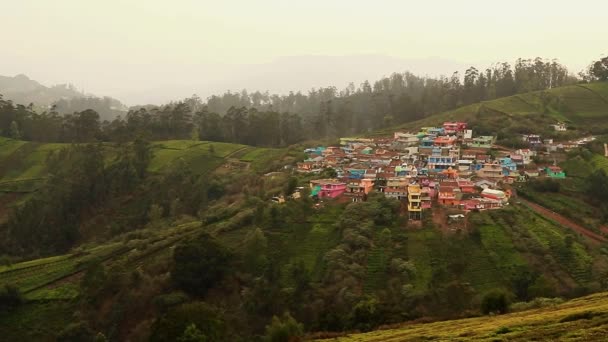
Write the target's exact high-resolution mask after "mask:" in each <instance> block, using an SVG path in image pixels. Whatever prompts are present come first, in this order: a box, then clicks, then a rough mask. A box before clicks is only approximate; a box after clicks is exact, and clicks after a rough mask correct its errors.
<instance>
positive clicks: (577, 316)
mask: <svg viewBox="0 0 608 342" xmlns="http://www.w3.org/2000/svg"><path fill="white" fill-rule="evenodd" d="M598 315H600V313H597V312H593V311H584V312H577V313H573V314H570V315H568V316H565V317H564V318H562V319H560V320H559V322H560V323H565V322H573V321H579V320H581V319H592V318H593V317H595V316H598Z"/></svg>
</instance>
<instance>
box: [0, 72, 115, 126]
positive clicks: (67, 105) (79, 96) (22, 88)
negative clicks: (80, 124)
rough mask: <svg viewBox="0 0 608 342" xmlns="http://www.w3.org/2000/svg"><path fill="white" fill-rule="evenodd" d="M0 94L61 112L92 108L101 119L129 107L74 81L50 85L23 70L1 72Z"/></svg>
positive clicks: (67, 112)
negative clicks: (84, 90) (81, 87)
mask: <svg viewBox="0 0 608 342" xmlns="http://www.w3.org/2000/svg"><path fill="white" fill-rule="evenodd" d="M0 94H2V96H3V97H4V99H7V100H11V101H13V102H14V103H16V104H21V105H24V106H27V105H29V104H33V106H34V108H35V109H37V110H40V111H44V110H48V109H50V108H51V107H52V106H56V108H55V109H56V110H57V111H58V112H59V113H62V114H71V113H73V112H77V111H82V110H85V109H93V110H95V111H96V112H98V113H99V115H100V117H101V119H102V120H112V119H113V118H115V117H116V116H117V115H121V114H123V113H124V112H126V111H127V107H126V106H125V105H124V104H122V103H121V102H120V101H119V100H116V99H114V98H111V97H107V96H106V97H97V96H95V95H91V94H85V93H82V92H80V91H78V90H77V89H76V88H75V87H74V86H73V85H71V84H58V85H54V86H50V87H47V86H45V85H42V84H40V83H39V82H37V81H35V80H32V79H30V78H29V77H27V76H26V75H23V74H19V75H17V76H14V77H10V76H0Z"/></svg>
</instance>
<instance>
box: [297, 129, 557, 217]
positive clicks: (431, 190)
mask: <svg viewBox="0 0 608 342" xmlns="http://www.w3.org/2000/svg"><path fill="white" fill-rule="evenodd" d="M538 139H539V140H540V137H538ZM494 142H495V138H494V137H492V136H476V137H474V136H473V131H472V130H471V129H469V128H468V127H467V123H466V122H445V123H444V124H443V126H442V127H423V128H422V129H421V130H420V131H419V132H417V133H409V132H396V133H394V135H393V136H392V137H384V138H342V139H340V146H330V147H324V146H319V147H314V148H308V149H306V150H305V151H304V152H305V153H306V154H307V156H308V159H307V160H305V161H303V162H301V163H298V165H297V171H298V172H301V173H313V174H314V173H321V172H323V171H324V170H327V169H333V170H334V171H335V174H336V177H335V178H331V179H316V180H312V181H310V188H311V196H315V197H318V198H340V199H344V200H350V201H354V202H357V201H363V200H365V199H366V197H367V194H369V193H370V192H371V191H372V190H374V191H378V192H381V193H383V194H384V195H385V196H386V197H390V198H395V199H397V200H400V201H402V202H403V204H404V207H406V208H407V211H408V212H409V216H410V218H412V219H420V218H421V217H422V215H423V212H424V211H425V210H428V209H430V208H432V207H433V206H436V205H440V206H445V207H453V208H459V209H463V210H484V209H495V208H501V207H502V206H504V205H505V204H507V203H508V200H509V196H510V191H509V190H501V189H502V188H503V186H504V184H510V183H513V182H524V181H526V180H527V179H529V178H530V177H538V176H541V175H544V176H546V177H551V178H564V177H565V173H564V172H563V171H562V170H561V169H560V168H559V167H557V166H547V167H545V168H543V169H539V168H538V167H531V165H530V164H532V159H533V158H534V156H535V155H536V149H535V145H534V144H535V142H536V140H535V138H534V137H531V138H530V148H529V149H519V150H516V151H509V152H499V151H497V150H493V149H492V147H493V144H494Z"/></svg>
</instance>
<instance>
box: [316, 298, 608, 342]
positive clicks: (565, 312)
mask: <svg viewBox="0 0 608 342" xmlns="http://www.w3.org/2000/svg"><path fill="white" fill-rule="evenodd" d="M607 312H608V293H605V292H604V293H598V294H594V295H591V296H587V297H582V298H578V299H574V300H571V301H568V302H565V303H563V304H558V305H556V304H553V305H548V306H546V307H543V308H539V309H532V310H527V311H521V312H515V313H511V314H506V315H502V316H493V317H476V318H467V319H460V320H451V321H442V322H436V323H411V324H404V325H402V326H401V327H398V328H392V329H386V330H378V331H374V332H370V333H365V334H352V335H347V336H344V337H340V338H337V339H331V341H344V342H347V341H349V342H350V341H352V342H355V341H357V342H368V341H369V342H371V341H387V342H388V341H395V342H396V341H557V340H559V341H600V340H603V339H604V338H605V337H606V335H607V334H608V324H607V323H608V313H607ZM321 341H329V339H328V340H321Z"/></svg>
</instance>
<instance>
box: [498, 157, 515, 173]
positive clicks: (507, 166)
mask: <svg viewBox="0 0 608 342" xmlns="http://www.w3.org/2000/svg"><path fill="white" fill-rule="evenodd" d="M498 161H499V162H500V166H502V173H503V174H504V175H505V176H508V175H509V174H511V172H514V171H517V164H515V162H514V161H513V159H511V158H509V157H504V158H500V159H498Z"/></svg>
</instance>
